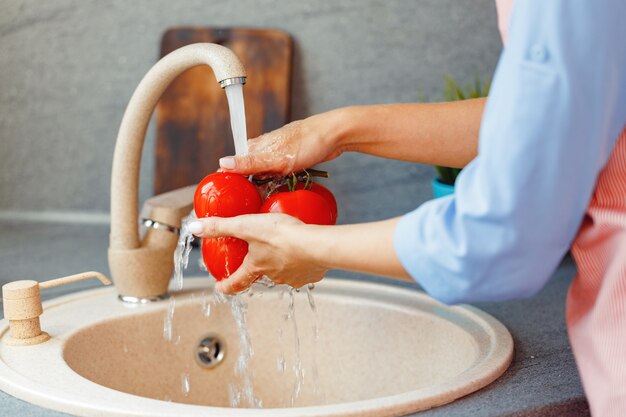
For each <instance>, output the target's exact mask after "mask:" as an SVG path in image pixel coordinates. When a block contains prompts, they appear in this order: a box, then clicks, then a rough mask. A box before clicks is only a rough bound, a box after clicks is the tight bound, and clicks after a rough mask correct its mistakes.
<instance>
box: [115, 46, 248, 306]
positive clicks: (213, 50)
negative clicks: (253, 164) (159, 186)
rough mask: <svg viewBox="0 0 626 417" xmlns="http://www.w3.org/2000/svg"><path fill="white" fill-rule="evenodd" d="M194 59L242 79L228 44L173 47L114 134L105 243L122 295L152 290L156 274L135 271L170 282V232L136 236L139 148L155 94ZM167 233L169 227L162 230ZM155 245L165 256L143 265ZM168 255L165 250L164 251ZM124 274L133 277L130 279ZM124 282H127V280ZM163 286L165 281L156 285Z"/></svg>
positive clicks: (225, 80)
mask: <svg viewBox="0 0 626 417" xmlns="http://www.w3.org/2000/svg"><path fill="white" fill-rule="evenodd" d="M198 65H208V66H210V67H211V68H212V69H213V72H214V74H215V78H216V80H217V82H218V83H219V84H220V85H221V86H222V87H225V86H227V85H231V84H237V83H239V84H241V83H244V82H245V77H246V72H245V69H244V67H243V65H242V64H241V62H240V61H239V59H238V58H237V56H236V55H235V54H234V53H233V52H232V51H231V50H230V49H228V48H226V47H223V46H221V45H216V44H211V43H197V44H192V45H188V46H185V47H183V48H180V49H177V50H175V51H174V52H172V53H170V54H168V55H167V56H165V57H164V58H162V59H161V60H160V61H159V62H157V63H156V64H155V65H154V66H153V67H152V68H151V69H150V71H148V73H147V74H146V75H145V76H144V78H143V79H142V80H141V82H140V83H139V85H138V86H137V88H136V89H135V92H134V93H133V95H132V97H131V99H130V101H129V103H128V106H127V108H126V112H125V113H124V117H123V118H122V123H121V125H120V129H119V132H118V135H117V142H116V144H115V153H114V156H113V169H112V175H111V235H110V244H109V265H110V267H111V274H112V276H113V280H114V282H115V284H116V286H117V287H118V290H119V291H120V293H121V294H123V295H129V296H137V297H143V296H154V295H160V294H162V293H158V294H155V289H154V286H153V285H147V284H145V283H140V282H145V281H152V280H156V279H157V278H156V277H145V278H143V279H137V278H136V277H135V275H137V274H138V273H139V274H141V275H143V274H151V275H153V274H154V273H155V272H156V271H162V272H160V273H159V275H161V276H165V275H167V277H166V278H161V279H162V280H164V279H166V282H165V287H164V288H165V290H167V284H168V283H169V277H170V275H171V272H172V268H173V262H172V260H171V257H172V256H171V253H172V251H173V250H174V247H175V244H176V242H175V241H174V246H173V247H172V245H171V243H170V241H171V238H168V239H166V240H168V243H167V244H164V243H163V242H158V241H159V239H148V238H146V239H144V241H143V242H141V241H140V239H139V226H138V201H139V196H138V186H139V172H140V169H139V168H140V162H141V151H142V148H143V143H144V138H145V135H146V130H147V128H148V123H149V121H150V117H151V115H152V112H153V111H154V108H155V107H156V104H157V103H158V101H159V98H160V97H161V95H162V94H163V92H164V91H165V89H166V88H167V87H168V86H169V84H170V83H171V82H172V81H174V79H175V78H176V77H177V76H178V75H180V74H181V73H182V72H184V71H186V70H187V69H189V68H192V67H195V66H198ZM163 233H168V232H163ZM151 245H152V246H155V251H157V252H159V253H156V252H155V253H152V255H153V257H163V256H167V257H168V258H169V259H167V264H166V263H165V260H159V261H158V262H160V263H159V266H156V265H152V266H151V265H144V264H145V263H150V262H152V260H151V259H150V257H151V255H150V252H149V251H146V250H142V249H147V248H146V246H151ZM168 251H169V252H170V253H169V255H165V253H166V252H168ZM155 262H156V261H155ZM126 280H134V281H137V282H136V284H137V285H135V284H132V285H130V284H128V283H126V282H125V281H126ZM127 284H128V285H127ZM159 288H163V285H162V284H161V285H159Z"/></svg>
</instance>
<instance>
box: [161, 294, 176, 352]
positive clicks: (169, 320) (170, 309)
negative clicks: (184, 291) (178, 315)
mask: <svg viewBox="0 0 626 417" xmlns="http://www.w3.org/2000/svg"><path fill="white" fill-rule="evenodd" d="M175 309H176V298H175V297H174V296H171V297H170V300H169V303H168V305H167V311H166V312H165V320H163V338H164V339H165V340H167V341H168V342H171V341H172V334H173V332H174V330H173V327H172V325H173V323H174V310H175Z"/></svg>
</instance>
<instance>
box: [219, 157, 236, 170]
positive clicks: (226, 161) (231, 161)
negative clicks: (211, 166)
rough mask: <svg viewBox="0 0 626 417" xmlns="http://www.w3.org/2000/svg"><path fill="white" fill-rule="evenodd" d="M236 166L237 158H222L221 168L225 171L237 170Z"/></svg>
mask: <svg viewBox="0 0 626 417" xmlns="http://www.w3.org/2000/svg"><path fill="white" fill-rule="evenodd" d="M235 165H236V164H235V158H233V157H232V156H225V157H223V158H220V166H221V167H222V168H224V169H235Z"/></svg>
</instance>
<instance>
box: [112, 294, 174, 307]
mask: <svg viewBox="0 0 626 417" xmlns="http://www.w3.org/2000/svg"><path fill="white" fill-rule="evenodd" d="M117 298H118V299H119V300H120V301H122V302H123V303H126V304H131V305H136V304H150V303H155V302H157V301H163V300H167V299H168V298H169V294H167V293H165V294H161V295H151V296H149V297H134V296H132V295H122V294H120V295H118V296H117Z"/></svg>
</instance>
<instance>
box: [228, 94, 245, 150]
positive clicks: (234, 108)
mask: <svg viewBox="0 0 626 417" xmlns="http://www.w3.org/2000/svg"><path fill="white" fill-rule="evenodd" d="M224 90H225V91H226V98H227V99H228V109H229V110H230V127H231V129H232V131H233V140H234V141H235V154H236V155H245V154H247V153H248V134H247V132H246V109H245V107H244V102H243V85H242V84H233V85H229V86H227V87H226V88H224Z"/></svg>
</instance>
